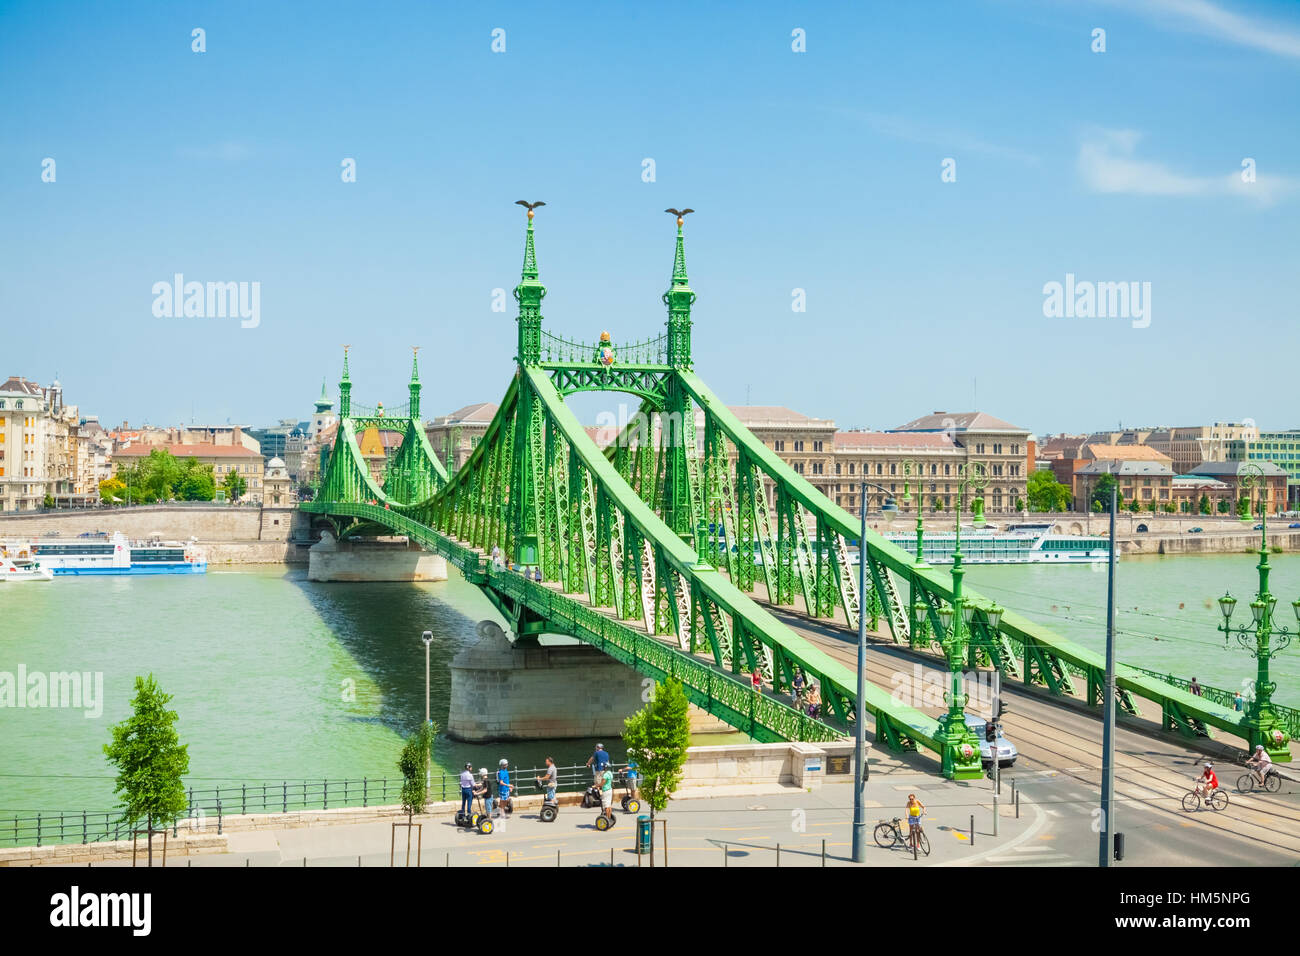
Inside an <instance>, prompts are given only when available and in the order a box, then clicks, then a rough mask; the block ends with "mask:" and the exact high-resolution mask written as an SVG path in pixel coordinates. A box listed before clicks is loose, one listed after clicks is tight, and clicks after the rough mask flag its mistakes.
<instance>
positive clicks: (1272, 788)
mask: <svg viewBox="0 0 1300 956" xmlns="http://www.w3.org/2000/svg"><path fill="white" fill-rule="evenodd" d="M1281 789H1282V775H1281V774H1279V773H1278V772H1277V771H1276V770H1274V769H1273V768H1272V767H1269V768H1268V772H1267V773H1265V774H1264V784H1263V786H1261V785H1260V782H1259V780H1258V779H1257V778H1256V777H1255V775H1254V774H1253V773H1243V774H1242V775H1241V776H1240V777H1238V778H1237V790H1238V792H1240V793H1250V792H1251V791H1252V790H1267V791H1268V792H1269V793H1277V792H1278V791H1279V790H1281Z"/></svg>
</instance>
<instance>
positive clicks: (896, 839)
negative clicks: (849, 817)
mask: <svg viewBox="0 0 1300 956" xmlns="http://www.w3.org/2000/svg"><path fill="white" fill-rule="evenodd" d="M909 829H910V828H909ZM872 836H873V837H874V838H875V840H876V846H879V847H882V848H884V849H886V850H889V849H893V848H894V847H896V846H901V847H903V848H904V849H907V850H910V849H912V844H911V842H910V841H909V840H908V838H907V837H906V836H904V835H903V821H902V820H900V819H899V818H898V817H894V819H892V820H881V821H880V822H879V823H877V824H876V829H875V832H874V833H873V834H872ZM916 842H917V847H919V848H920V850H921V852H922V853H924V854H925V855H926V856H929V855H930V839H929V837H927V836H926V835H925V831H924V830H922V829H921V827H920V826H919V825H918V826H917V827H916Z"/></svg>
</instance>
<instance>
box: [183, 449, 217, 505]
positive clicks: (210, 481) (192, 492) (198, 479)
mask: <svg viewBox="0 0 1300 956" xmlns="http://www.w3.org/2000/svg"><path fill="white" fill-rule="evenodd" d="M216 496H217V481H216V478H215V477H213V474H212V466H211V465H201V464H199V460H198V459H197V458H194V457H193V456H191V457H189V458H186V459H185V461H184V462H183V463H182V477H181V481H180V485H179V486H178V487H177V489H176V497H178V498H180V499H181V500H182V501H211V500H212V499H213V498H215V497H216Z"/></svg>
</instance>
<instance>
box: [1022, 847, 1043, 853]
mask: <svg viewBox="0 0 1300 956" xmlns="http://www.w3.org/2000/svg"><path fill="white" fill-rule="evenodd" d="M1051 851H1052V848H1051V847H1050V846H1022V847H1021V848H1020V849H1018V850H1016V852H1017V853H1050V852H1051Z"/></svg>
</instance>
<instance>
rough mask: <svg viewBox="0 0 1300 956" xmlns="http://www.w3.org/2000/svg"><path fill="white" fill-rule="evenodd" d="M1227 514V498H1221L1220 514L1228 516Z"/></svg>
mask: <svg viewBox="0 0 1300 956" xmlns="http://www.w3.org/2000/svg"><path fill="white" fill-rule="evenodd" d="M1227 513H1228V499H1227V498H1220V499H1219V514H1221V515H1226V514H1227Z"/></svg>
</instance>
